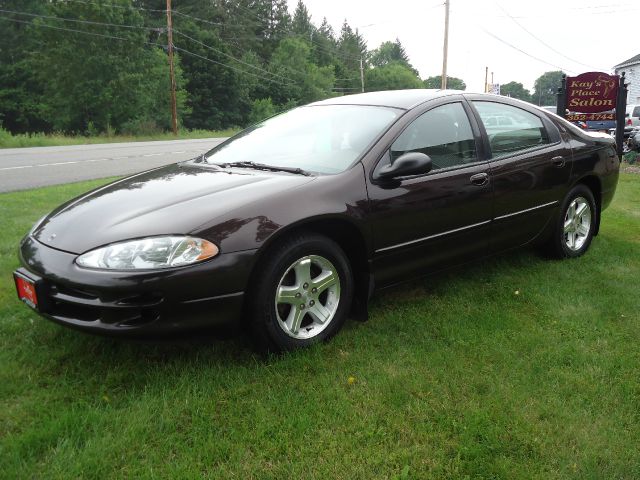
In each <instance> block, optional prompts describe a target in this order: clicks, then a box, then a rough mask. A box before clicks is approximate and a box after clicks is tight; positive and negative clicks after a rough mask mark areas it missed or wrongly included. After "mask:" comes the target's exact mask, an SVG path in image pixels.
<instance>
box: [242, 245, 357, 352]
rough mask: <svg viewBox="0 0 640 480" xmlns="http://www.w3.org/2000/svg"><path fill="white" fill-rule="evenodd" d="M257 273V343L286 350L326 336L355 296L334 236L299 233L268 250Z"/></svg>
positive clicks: (252, 294)
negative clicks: (331, 237) (332, 237)
mask: <svg viewBox="0 0 640 480" xmlns="http://www.w3.org/2000/svg"><path fill="white" fill-rule="evenodd" d="M266 255H268V257H265V258H266V261H265V262H264V263H262V264H261V265H259V266H258V268H259V269H260V270H259V271H258V272H257V274H256V275H254V276H253V280H252V281H253V282H255V285H254V286H253V288H250V289H249V304H248V307H249V308H248V312H249V315H250V324H251V332H252V336H253V339H254V341H255V344H256V347H257V348H258V349H259V350H261V351H271V352H277V351H288V350H295V349H298V348H304V347H308V346H310V345H312V344H314V343H318V342H322V341H325V340H328V339H329V338H331V337H332V336H333V335H335V334H336V333H337V332H338V331H339V330H340V328H341V327H342V325H343V324H344V322H345V320H346V318H347V315H348V313H349V311H350V308H351V301H352V298H353V274H352V272H351V266H350V264H349V261H348V259H347V256H346V255H345V253H344V252H343V251H342V249H341V248H340V246H339V245H338V244H336V243H335V242H334V241H333V240H331V239H329V238H327V237H324V236H321V235H315V234H306V233H305V234H298V235H296V236H294V237H292V238H290V239H287V240H285V241H283V242H281V243H280V244H278V245H277V246H276V247H275V248H273V249H272V250H270V251H269V252H267V253H266Z"/></svg>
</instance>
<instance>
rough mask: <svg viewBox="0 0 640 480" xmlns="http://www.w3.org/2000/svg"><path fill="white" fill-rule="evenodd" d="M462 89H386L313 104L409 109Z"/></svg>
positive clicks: (454, 93) (460, 92)
mask: <svg viewBox="0 0 640 480" xmlns="http://www.w3.org/2000/svg"><path fill="white" fill-rule="evenodd" d="M462 93H464V92H463V91H462V90H439V89H426V88H420V89H408V90H385V91H381V92H368V93H358V94H355V95H345V96H342V97H334V98H327V99H326V100H321V101H319V102H314V103H312V104H311V105H314V106H316V105H377V106H381V107H382V106H384V107H394V108H402V109H404V110H409V109H410V108H413V107H415V106H417V105H420V104H421V103H424V102H426V101H427V100H432V99H434V98H440V97H444V96H447V95H460V94H462Z"/></svg>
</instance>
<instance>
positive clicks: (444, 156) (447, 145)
mask: <svg viewBox="0 0 640 480" xmlns="http://www.w3.org/2000/svg"><path fill="white" fill-rule="evenodd" d="M407 152H421V153H425V154H427V155H429V157H431V160H432V162H433V169H438V168H447V167H453V166H456V165H462V164H465V163H470V162H473V161H475V160H476V145H475V141H474V139H473V133H472V131H471V125H470V124H469V119H468V118H467V114H466V113H465V111H464V108H463V107H462V104H461V103H450V104H447V105H442V106H441V107H436V108H434V109H433V110H429V111H428V112H426V113H424V114H422V115H421V116H420V117H418V118H417V119H416V120H414V121H413V123H411V124H410V125H409V126H408V127H407V128H406V129H405V130H404V132H402V134H401V135H400V136H399V137H398V138H397V139H396V141H395V142H394V143H393V145H392V146H391V162H393V161H395V159H396V158H398V157H399V156H400V155H402V154H404V153H407Z"/></svg>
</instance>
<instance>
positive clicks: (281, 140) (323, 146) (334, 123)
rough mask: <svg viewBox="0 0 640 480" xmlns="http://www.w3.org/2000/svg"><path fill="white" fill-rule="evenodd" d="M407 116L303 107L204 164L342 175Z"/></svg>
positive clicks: (243, 136)
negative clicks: (250, 164) (247, 164)
mask: <svg viewBox="0 0 640 480" xmlns="http://www.w3.org/2000/svg"><path fill="white" fill-rule="evenodd" d="M401 112H402V111H401V110H399V109H394V108H390V107H376V106H366V105H318V106H307V107H299V108H296V109H293V110H290V111H289V112H286V113H283V114H281V115H277V116H275V117H272V118H270V119H268V120H265V121H263V122H260V123H257V124H256V125H253V126H252V127H249V128H248V129H246V130H244V131H243V132H241V133H239V134H238V135H236V136H235V137H233V138H232V139H230V140H229V141H227V142H225V143H224V144H222V145H220V146H219V147H216V148H214V149H213V150H211V151H210V152H208V153H206V154H205V156H204V159H205V160H206V162H207V163H210V164H215V165H223V164H234V163H239V162H254V163H257V164H263V165H269V166H275V167H287V168H300V169H302V170H305V171H310V172H317V173H328V174H331V173H339V172H342V171H344V170H346V169H347V168H349V166H351V165H352V164H353V163H354V162H355V161H356V160H357V159H358V158H359V157H360V155H362V154H363V153H364V151H365V150H366V149H367V147H368V146H369V145H370V144H371V143H372V142H373V141H374V140H375V139H376V138H377V137H378V136H379V135H380V134H382V133H383V132H384V130H385V129H386V128H387V127H388V126H389V125H390V124H391V123H392V122H393V121H394V120H395V119H396V118H398V116H399V115H400V113H401Z"/></svg>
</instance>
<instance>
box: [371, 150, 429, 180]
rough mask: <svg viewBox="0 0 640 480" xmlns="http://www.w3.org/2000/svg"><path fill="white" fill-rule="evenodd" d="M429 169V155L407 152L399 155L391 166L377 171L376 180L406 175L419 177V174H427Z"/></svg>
mask: <svg viewBox="0 0 640 480" xmlns="http://www.w3.org/2000/svg"><path fill="white" fill-rule="evenodd" d="M431 168H432V163H431V158H429V155H425V154H424V153H420V152H408V153H405V154H404V155H400V156H399V157H398V158H396V161H395V162H393V163H392V164H390V165H385V166H384V167H382V168H381V169H380V170H379V171H378V173H377V175H376V178H378V179H380V180H390V179H393V178H397V177H405V176H407V175H420V174H421V173H429V172H430V171H431Z"/></svg>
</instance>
